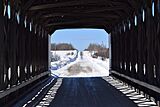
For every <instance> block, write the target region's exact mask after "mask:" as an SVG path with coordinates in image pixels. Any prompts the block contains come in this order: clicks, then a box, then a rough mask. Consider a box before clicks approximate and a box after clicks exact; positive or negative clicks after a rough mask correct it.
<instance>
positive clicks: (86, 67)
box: [51, 51, 109, 77]
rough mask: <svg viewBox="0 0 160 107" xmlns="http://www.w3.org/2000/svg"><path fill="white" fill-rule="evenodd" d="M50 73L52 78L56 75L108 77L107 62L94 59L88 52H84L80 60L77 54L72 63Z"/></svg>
mask: <svg viewBox="0 0 160 107" xmlns="http://www.w3.org/2000/svg"><path fill="white" fill-rule="evenodd" d="M51 72H52V75H53V76H55V75H56V76H58V77H101V76H109V60H106V61H102V60H100V59H94V58H92V57H91V56H90V53H89V52H87V51H85V52H83V58H82V59H81V57H80V53H78V58H77V59H76V60H75V61H74V62H71V63H70V64H68V65H66V66H64V67H62V68H60V69H58V70H52V71H51Z"/></svg>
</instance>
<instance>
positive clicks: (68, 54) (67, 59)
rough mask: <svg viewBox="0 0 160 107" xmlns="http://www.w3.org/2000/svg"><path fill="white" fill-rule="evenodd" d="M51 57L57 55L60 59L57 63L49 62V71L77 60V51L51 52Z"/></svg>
mask: <svg viewBox="0 0 160 107" xmlns="http://www.w3.org/2000/svg"><path fill="white" fill-rule="evenodd" d="M51 55H52V57H53V56H55V55H58V56H59V58H60V59H59V60H58V61H52V62H51V70H57V69H60V68H62V67H64V66H66V65H67V64H69V63H71V62H73V61H75V60H76V58H77V50H71V51H51Z"/></svg>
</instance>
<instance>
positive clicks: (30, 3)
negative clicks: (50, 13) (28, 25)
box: [21, 0, 37, 14]
mask: <svg viewBox="0 0 160 107" xmlns="http://www.w3.org/2000/svg"><path fill="white" fill-rule="evenodd" d="M36 1H37V0H28V1H27V2H26V3H22V4H24V5H22V6H21V13H22V14H25V13H26V11H27V10H28V9H29V8H30V7H31V6H32V4H33V3H34V2H36Z"/></svg>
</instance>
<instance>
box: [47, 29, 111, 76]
mask: <svg viewBox="0 0 160 107" xmlns="http://www.w3.org/2000/svg"><path fill="white" fill-rule="evenodd" d="M109 41H110V36H109V34H108V33H107V32H106V31H105V30H104V29H89V28H87V29H86V28H81V29H61V30H56V31H55V32H54V33H53V34H52V36H51V38H50V48H49V49H50V50H49V52H50V55H49V56H50V60H49V61H50V70H51V75H53V76H56V77H101V76H108V75H109V50H110V49H109V47H110V42H109Z"/></svg>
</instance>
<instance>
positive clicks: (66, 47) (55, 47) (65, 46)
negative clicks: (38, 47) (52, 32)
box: [51, 43, 75, 51]
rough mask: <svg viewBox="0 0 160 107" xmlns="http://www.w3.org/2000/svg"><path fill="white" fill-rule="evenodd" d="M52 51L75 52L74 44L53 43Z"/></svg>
mask: <svg viewBox="0 0 160 107" xmlns="http://www.w3.org/2000/svg"><path fill="white" fill-rule="evenodd" d="M51 50H53V51H54V50H75V48H74V47H73V45H72V44H69V43H58V44H55V43H52V44H51Z"/></svg>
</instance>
